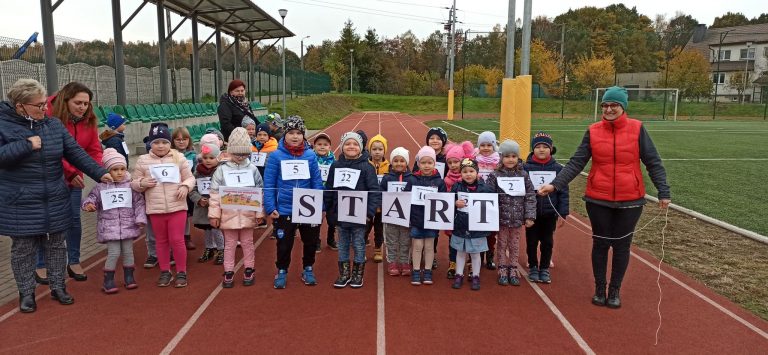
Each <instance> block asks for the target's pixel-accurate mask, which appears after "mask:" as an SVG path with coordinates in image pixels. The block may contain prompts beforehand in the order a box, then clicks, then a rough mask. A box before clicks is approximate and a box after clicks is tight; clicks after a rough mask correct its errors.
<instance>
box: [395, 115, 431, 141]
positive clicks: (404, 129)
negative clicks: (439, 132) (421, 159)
mask: <svg viewBox="0 0 768 355" xmlns="http://www.w3.org/2000/svg"><path fill="white" fill-rule="evenodd" d="M392 116H395V115H394V114H392ZM406 116H407V117H409V118H411V120H412V121H415V122H418V123H421V122H419V121H418V120H416V119H414V118H413V116H411V115H406ZM395 118H397V116H395ZM396 121H397V123H399V124H400V127H403V131H405V133H408V136H409V137H411V139H412V140H413V143H415V144H416V147H417V149H418V148H419V147H421V146H420V145H419V142H418V141H417V140H416V138H413V135H412V134H411V131H409V130H408V129H406V128H405V125H403V123H402V122H400V120H397V119H396ZM421 125H422V126H424V127H427V125H425V124H424V123H421ZM427 128H429V127H427Z"/></svg>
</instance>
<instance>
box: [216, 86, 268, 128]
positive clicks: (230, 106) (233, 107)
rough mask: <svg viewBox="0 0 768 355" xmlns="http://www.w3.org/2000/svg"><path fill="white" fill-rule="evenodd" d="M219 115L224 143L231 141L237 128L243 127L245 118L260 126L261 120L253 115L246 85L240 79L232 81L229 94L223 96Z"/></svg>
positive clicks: (228, 89)
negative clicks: (246, 93) (230, 138)
mask: <svg viewBox="0 0 768 355" xmlns="http://www.w3.org/2000/svg"><path fill="white" fill-rule="evenodd" d="M218 114H219V122H220V123H221V133H222V134H224V141H229V135H230V134H232V130H234V129H235V127H241V126H242V125H243V117H250V118H251V119H252V120H253V121H254V122H256V124H259V120H258V119H257V118H256V115H254V114H253V110H251V105H250V104H249V103H248V98H247V97H245V83H243V81H242V80H239V79H235V80H232V81H230V82H229V86H228V87H227V93H226V94H224V95H221V98H220V99H219V110H218Z"/></svg>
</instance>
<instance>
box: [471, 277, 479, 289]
mask: <svg viewBox="0 0 768 355" xmlns="http://www.w3.org/2000/svg"><path fill="white" fill-rule="evenodd" d="M478 290H480V276H472V291H478Z"/></svg>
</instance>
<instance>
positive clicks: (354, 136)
mask: <svg viewBox="0 0 768 355" xmlns="http://www.w3.org/2000/svg"><path fill="white" fill-rule="evenodd" d="M350 139H354V140H355V141H356V142H357V144H358V145H360V150H361V151H362V150H363V147H364V146H363V137H360V135H359V134H357V133H355V132H347V133H344V134H342V135H341V146H342V147H343V146H344V143H345V142H346V141H348V140H350Z"/></svg>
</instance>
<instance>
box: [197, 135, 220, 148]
mask: <svg viewBox="0 0 768 355" xmlns="http://www.w3.org/2000/svg"><path fill="white" fill-rule="evenodd" d="M203 144H213V145H215V146H217V147H219V148H221V146H222V144H223V143H222V142H221V141H220V140H219V137H217V136H216V135H215V134H213V133H208V134H206V135H203V137H202V138H200V145H203Z"/></svg>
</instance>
